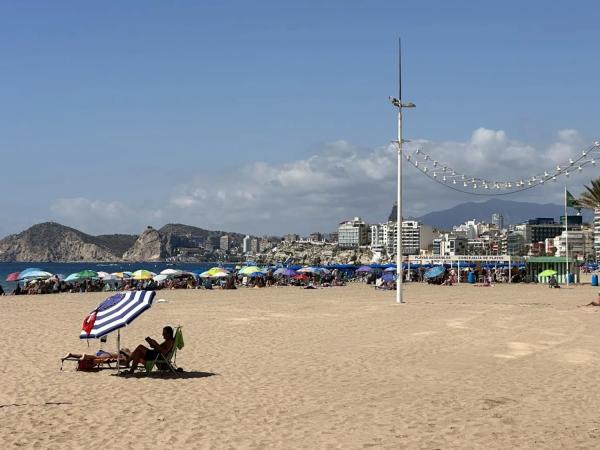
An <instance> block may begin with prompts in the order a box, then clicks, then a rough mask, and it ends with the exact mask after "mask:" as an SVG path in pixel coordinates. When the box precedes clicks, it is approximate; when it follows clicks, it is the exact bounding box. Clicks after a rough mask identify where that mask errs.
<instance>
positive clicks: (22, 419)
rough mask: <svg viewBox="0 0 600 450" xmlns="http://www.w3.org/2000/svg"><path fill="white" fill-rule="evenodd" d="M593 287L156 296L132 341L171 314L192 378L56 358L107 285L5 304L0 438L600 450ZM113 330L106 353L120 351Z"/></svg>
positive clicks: (20, 442) (16, 442) (76, 346)
mask: <svg viewBox="0 0 600 450" xmlns="http://www.w3.org/2000/svg"><path fill="white" fill-rule="evenodd" d="M597 291H598V288H592V287H590V286H589V285H588V286H578V287H573V288H570V289H565V288H563V289H548V288H547V287H544V286H536V285H496V286H495V287H488V288H483V287H473V286H468V285H461V286H452V287H442V286H427V285H420V284H411V285H408V286H407V287H406V290H405V292H406V298H407V300H408V303H407V304H405V305H396V304H395V303H394V293H393V292H376V291H374V290H373V288H370V287H368V286H365V285H361V284H352V285H350V286H347V287H342V288H325V289H317V290H302V289H299V288H291V287H290V288H268V289H239V290H236V291H217V290H215V291H206V290H198V291H195V290H194V291H159V292H158V294H157V297H156V298H157V299H159V298H165V299H168V300H169V302H168V303H155V305H154V306H153V307H152V308H151V309H150V310H149V311H147V312H146V313H144V315H142V316H141V317H140V318H138V319H137V320H136V321H135V322H133V323H132V324H131V325H130V326H129V327H127V328H126V329H124V330H123V333H122V341H123V345H124V346H127V347H130V348H133V347H135V345H136V344H138V343H142V342H143V338H144V337H145V336H147V335H151V336H154V337H156V338H159V337H160V332H161V328H162V326H163V325H164V324H181V325H183V332H184V337H185V344H186V345H185V348H184V349H183V350H182V351H181V352H180V353H179V356H178V359H177V362H178V364H179V365H180V366H181V367H183V368H184V369H185V370H186V373H185V374H183V375H182V376H180V377H178V378H173V377H168V376H152V377H149V378H143V377H128V378H125V377H117V376H115V375H114V373H115V372H114V371H111V370H104V371H100V372H96V373H82V372H76V371H74V370H73V365H72V364H71V365H67V364H68V363H66V365H65V371H63V372H61V371H59V367H60V357H61V356H62V355H63V354H65V353H67V352H69V351H86V350H87V351H94V350H96V349H97V348H98V342H97V341H92V342H91V343H90V347H89V349H88V347H87V344H86V343H85V342H81V341H79V339H78V334H79V329H80V325H81V321H82V319H83V316H84V314H85V313H87V312H89V311H90V310H91V309H93V308H94V307H95V306H96V305H97V304H98V303H99V302H100V301H101V300H102V299H104V298H105V297H106V294H101V293H99V294H69V295H46V296H32V297H1V298H0V324H1V325H0V329H1V330H2V344H1V345H2V353H1V354H2V355H3V358H2V364H1V368H0V371H1V373H2V377H1V383H0V423H1V424H2V426H1V427H0V442H2V448H12V447H17V446H18V447H24V448H57V449H58V448H73V447H75V448H79V447H86V448H154V447H156V448H158V447H162V448H164V447H165V446H169V447H171V448H219V449H220V448H232V449H237V448H256V449H259V448H260V449H262V448H281V449H294V448H310V449H315V448H394V449H396V448H409V449H419V448H424V449H435V448H510V447H518V448H570V449H573V448H599V447H600V395H599V394H600V392H599V391H600V388H599V383H598V379H599V373H600V371H599V368H600V347H599V345H598V343H599V342H600V308H593V307H588V308H579V307H578V305H582V304H585V303H588V302H590V301H591V300H593V299H596V298H597V295H598V294H597ZM114 346H115V340H114V338H113V337H112V336H111V337H110V338H109V342H108V343H107V345H106V346H105V348H106V349H109V350H111V349H113V348H114Z"/></svg>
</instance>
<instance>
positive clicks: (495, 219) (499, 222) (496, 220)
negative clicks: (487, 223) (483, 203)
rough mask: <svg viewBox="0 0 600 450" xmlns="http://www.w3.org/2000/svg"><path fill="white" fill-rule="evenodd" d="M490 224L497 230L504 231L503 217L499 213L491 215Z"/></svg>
mask: <svg viewBox="0 0 600 450" xmlns="http://www.w3.org/2000/svg"><path fill="white" fill-rule="evenodd" d="M492 224H493V225H494V226H495V227H496V229H498V230H502V229H504V216H503V215H502V214H500V213H494V214H492Z"/></svg>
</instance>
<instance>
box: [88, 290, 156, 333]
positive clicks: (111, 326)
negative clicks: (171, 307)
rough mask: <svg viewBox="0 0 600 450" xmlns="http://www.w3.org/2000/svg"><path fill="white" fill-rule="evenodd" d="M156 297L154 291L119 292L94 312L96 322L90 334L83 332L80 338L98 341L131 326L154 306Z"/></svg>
mask: <svg viewBox="0 0 600 450" xmlns="http://www.w3.org/2000/svg"><path fill="white" fill-rule="evenodd" d="M154 295H155V292H154V291H135V292H119V293H118V294H115V295H113V296H112V297H109V298H107V299H106V300H104V301H103V302H102V303H100V305H98V308H96V309H95V310H94V311H93V312H92V314H94V313H95V322H93V324H94V325H93V327H92V329H91V330H90V332H89V334H88V333H86V332H85V331H84V330H81V333H80V334H79V338H80V339H97V338H100V337H102V336H104V335H105V334H108V333H110V332H112V331H115V330H117V329H119V328H123V327H124V326H126V325H129V324H130V323H131V322H132V321H133V320H134V319H135V318H136V317H137V316H139V315H140V314H142V313H143V312H144V311H146V310H147V309H148V308H150V307H151V306H152V300H153V299H154ZM88 317H89V316H88ZM86 319H87V318H86Z"/></svg>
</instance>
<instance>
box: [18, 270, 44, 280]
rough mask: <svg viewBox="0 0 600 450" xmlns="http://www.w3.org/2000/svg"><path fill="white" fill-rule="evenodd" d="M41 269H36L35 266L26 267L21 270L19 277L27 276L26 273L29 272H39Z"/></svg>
mask: <svg viewBox="0 0 600 450" xmlns="http://www.w3.org/2000/svg"><path fill="white" fill-rule="evenodd" d="M41 271H42V269H38V268H37V267H28V268H27V269H25V270H21V277H22V278H24V277H27V274H28V273H29V272H41Z"/></svg>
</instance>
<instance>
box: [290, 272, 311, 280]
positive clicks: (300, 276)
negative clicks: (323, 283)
mask: <svg viewBox="0 0 600 450" xmlns="http://www.w3.org/2000/svg"><path fill="white" fill-rule="evenodd" d="M292 278H294V279H296V280H302V281H304V280H308V276H307V275H305V274H303V273H300V274H298V275H294V276H293V277H292Z"/></svg>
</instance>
